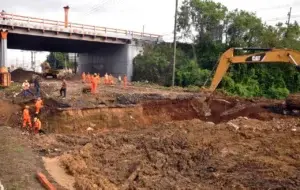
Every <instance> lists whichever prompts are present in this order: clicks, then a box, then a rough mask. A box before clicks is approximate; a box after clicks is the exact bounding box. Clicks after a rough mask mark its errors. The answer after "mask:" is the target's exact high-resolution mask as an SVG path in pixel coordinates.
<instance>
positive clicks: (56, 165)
mask: <svg viewBox="0 0 300 190" xmlns="http://www.w3.org/2000/svg"><path fill="white" fill-rule="evenodd" d="M43 161H44V165H45V168H46V170H47V171H48V173H49V174H50V175H51V176H52V177H53V179H54V180H55V181H56V182H57V183H58V184H59V185H61V186H62V187H64V188H66V189H68V190H75V188H74V183H75V178H74V177H73V176H70V175H69V174H67V173H66V172H65V170H64V169H63V168H62V167H61V165H60V161H59V158H58V157H55V158H47V157H43Z"/></svg>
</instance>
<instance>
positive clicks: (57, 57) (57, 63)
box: [46, 52, 73, 69]
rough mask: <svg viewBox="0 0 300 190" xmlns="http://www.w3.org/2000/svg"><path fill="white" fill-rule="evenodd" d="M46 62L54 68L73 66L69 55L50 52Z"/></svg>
mask: <svg viewBox="0 0 300 190" xmlns="http://www.w3.org/2000/svg"><path fill="white" fill-rule="evenodd" d="M46 61H47V62H48V63H49V64H50V66H51V67H52V68H58V69H63V68H66V67H72V66H73V65H72V63H71V62H70V61H69V56H68V55H67V53H61V52H50V54H49V55H48V56H47V59H46Z"/></svg>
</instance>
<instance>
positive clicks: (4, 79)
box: [0, 67, 11, 87]
mask: <svg viewBox="0 0 300 190" xmlns="http://www.w3.org/2000/svg"><path fill="white" fill-rule="evenodd" d="M10 83H11V75H10V73H9V71H8V69H7V68H6V67H1V68H0V86H1V87H9V86H10Z"/></svg>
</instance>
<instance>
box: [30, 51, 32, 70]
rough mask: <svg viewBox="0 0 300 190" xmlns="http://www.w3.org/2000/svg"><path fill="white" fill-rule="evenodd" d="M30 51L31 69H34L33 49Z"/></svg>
mask: <svg viewBox="0 0 300 190" xmlns="http://www.w3.org/2000/svg"><path fill="white" fill-rule="evenodd" d="M30 53H31V69H33V51H31V52H30Z"/></svg>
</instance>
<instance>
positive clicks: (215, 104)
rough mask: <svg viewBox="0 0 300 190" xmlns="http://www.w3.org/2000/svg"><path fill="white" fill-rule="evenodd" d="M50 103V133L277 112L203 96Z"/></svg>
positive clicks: (257, 116)
mask: <svg viewBox="0 0 300 190" xmlns="http://www.w3.org/2000/svg"><path fill="white" fill-rule="evenodd" d="M46 103H47V101H46ZM48 104H49V106H47V108H48V109H45V110H43V112H42V115H41V117H43V121H44V124H43V128H44V129H46V131H47V132H50V133H53V132H54V133H70V132H71V133H85V132H89V131H99V130H100V131H101V130H104V131H105V130H107V129H109V130H119V129H125V130H130V129H138V128H143V127H148V126H151V125H153V124H162V123H165V122H172V121H179V120H192V119H200V120H203V121H207V122H214V123H216V124H217V123H220V122H227V121H229V120H231V119H234V118H237V117H240V116H243V117H248V118H254V119H259V120H271V119H272V118H273V117H274V115H272V114H275V113H273V112H271V111H270V110H268V109H267V108H265V107H264V106H263V105H260V104H255V103H251V102H243V103H241V102H238V101H228V100H224V99H213V100H210V101H208V102H206V101H205V98H203V97H196V98H180V99H161V100H145V101H141V102H139V103H137V104H126V105H124V104H121V105H120V104H115V105H110V106H104V105H101V106H98V107H94V108H73V107H70V106H68V105H64V104H60V103H57V102H56V101H55V100H51V101H49V100H48ZM270 114H271V115H270ZM278 115H280V114H278Z"/></svg>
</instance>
